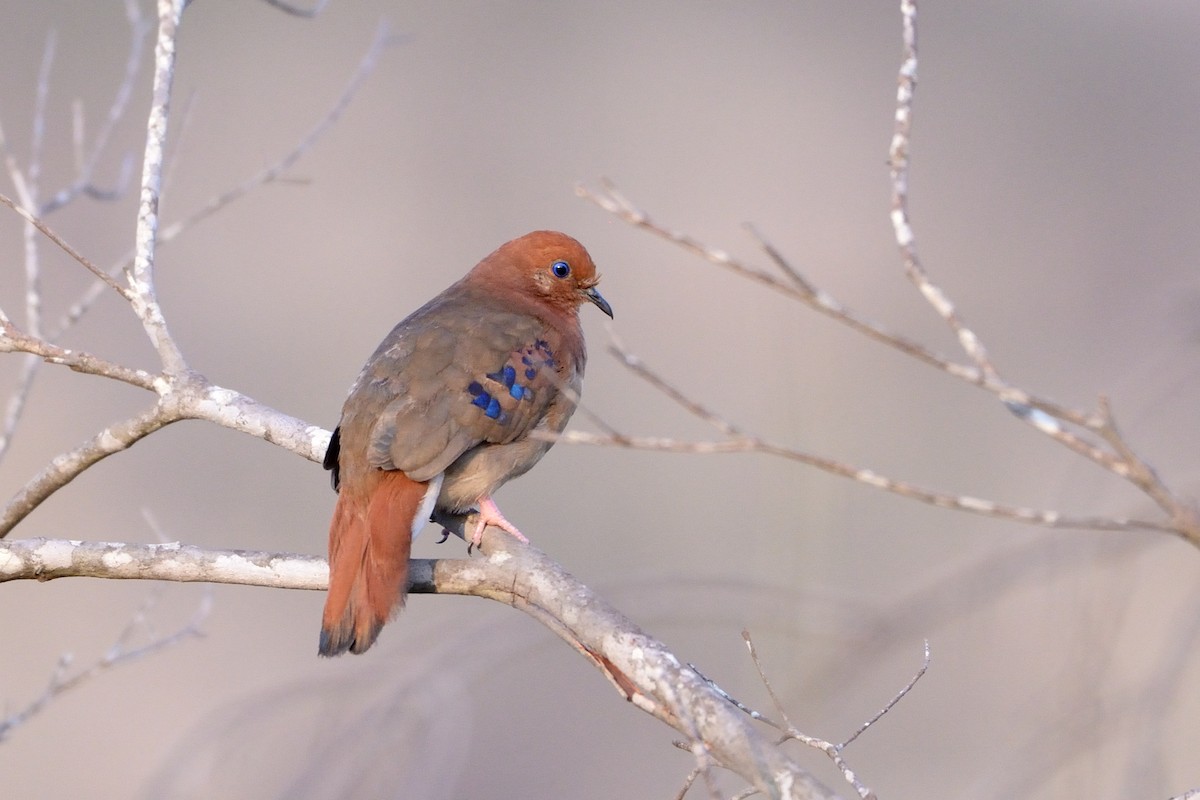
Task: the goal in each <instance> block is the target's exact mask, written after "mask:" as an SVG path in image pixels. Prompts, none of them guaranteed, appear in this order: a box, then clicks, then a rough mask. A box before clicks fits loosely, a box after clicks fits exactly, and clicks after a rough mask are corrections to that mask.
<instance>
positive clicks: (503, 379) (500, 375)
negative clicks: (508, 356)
mask: <svg viewBox="0 0 1200 800" xmlns="http://www.w3.org/2000/svg"><path fill="white" fill-rule="evenodd" d="M488 377H489V378H491V379H492V380H494V381H496V382H497V383H503V384H504V388H506V389H511V388H512V386H513V383H515V382H516V380H517V371H516V370H515V369H513V368H512V367H511V366H509V365H508V364H505V365H504V368H503V369H498V370H496V371H495V372H489V373H488Z"/></svg>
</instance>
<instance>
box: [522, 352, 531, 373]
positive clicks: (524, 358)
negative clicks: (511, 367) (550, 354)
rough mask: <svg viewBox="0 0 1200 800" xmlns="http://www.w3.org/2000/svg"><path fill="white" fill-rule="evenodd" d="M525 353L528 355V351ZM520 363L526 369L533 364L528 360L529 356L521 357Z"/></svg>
mask: <svg viewBox="0 0 1200 800" xmlns="http://www.w3.org/2000/svg"><path fill="white" fill-rule="evenodd" d="M525 352H526V353H528V352H529V351H528V350H526V351H525ZM521 363H522V364H524V365H525V366H527V367H531V366H533V362H532V361H530V360H529V356H527V355H525V356H521ZM526 372H528V370H526Z"/></svg>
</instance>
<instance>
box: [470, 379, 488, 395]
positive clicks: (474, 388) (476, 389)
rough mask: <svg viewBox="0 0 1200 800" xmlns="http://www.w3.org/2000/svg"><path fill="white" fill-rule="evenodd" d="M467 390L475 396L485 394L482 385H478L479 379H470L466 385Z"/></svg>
mask: <svg viewBox="0 0 1200 800" xmlns="http://www.w3.org/2000/svg"><path fill="white" fill-rule="evenodd" d="M467 391H468V392H470V393H471V394H473V395H475V396H476V397H478V396H479V395H481V394H487V392H485V391H484V390H483V387H482V386H480V385H479V381H471V382H470V383H469V384H468V385H467Z"/></svg>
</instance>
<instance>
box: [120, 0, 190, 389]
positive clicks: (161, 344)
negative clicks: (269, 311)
mask: <svg viewBox="0 0 1200 800" xmlns="http://www.w3.org/2000/svg"><path fill="white" fill-rule="evenodd" d="M185 5H186V3H185V1H184V0H158V38H157V42H156V44H155V47H154V88H153V93H152V100H151V104H150V117H149V120H148V121H147V123H146V150H145V156H144V158H143V161H142V185H141V198H140V200H139V203H138V223H137V254H136V255H135V256H134V260H133V266H132V267H131V268H130V269H129V270H127V273H126V274H127V277H128V280H129V289H130V294H131V296H130V298H129V299H130V303H131V304H132V305H133V310H134V313H135V314H137V316H138V319H140V320H141V322H142V327H143V328H145V330H146V334H147V336H149V337H150V341H151V343H152V344H153V345H154V349H155V350H157V351H158V355H159V358H161V359H162V366H163V370H164V371H165V372H167V373H172V374H174V373H182V372H184V371H186V370H187V362H186V361H185V360H184V358H183V353H182V352H180V350H179V346H178V345H177V344H176V343H175V340H174V339H172V338H171V335H170V333H168V331H167V321H166V319H164V318H163V314H162V308H161V307H160V306H159V304H158V297H157V296H156V294H155V290H154V256H155V248H156V244H157V241H158V200H159V193H160V190H161V188H162V168H163V146H164V144H165V143H166V139H167V118H168V114H169V111H170V104H171V82H172V80H173V79H174V77H175V37H176V32H177V29H178V26H179V23H180V19H181V17H182V16H183V8H184V6H185Z"/></svg>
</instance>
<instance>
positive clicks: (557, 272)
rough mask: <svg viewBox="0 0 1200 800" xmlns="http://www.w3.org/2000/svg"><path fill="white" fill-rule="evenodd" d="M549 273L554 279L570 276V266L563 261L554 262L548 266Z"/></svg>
mask: <svg viewBox="0 0 1200 800" xmlns="http://www.w3.org/2000/svg"><path fill="white" fill-rule="evenodd" d="M550 271H551V272H553V273H554V277H556V278H565V277H567V276H568V275H570V274H571V265H570V264H568V263H567V262H565V261H555V262H554V263H553V264H551V265H550Z"/></svg>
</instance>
